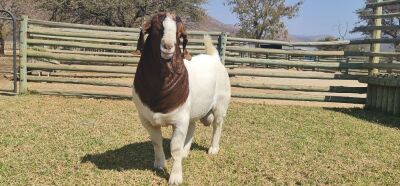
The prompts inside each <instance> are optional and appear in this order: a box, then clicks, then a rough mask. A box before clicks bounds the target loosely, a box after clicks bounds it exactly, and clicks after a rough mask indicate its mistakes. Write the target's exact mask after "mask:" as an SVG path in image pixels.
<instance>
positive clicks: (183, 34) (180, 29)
mask: <svg viewBox="0 0 400 186" xmlns="http://www.w3.org/2000/svg"><path fill="white" fill-rule="evenodd" d="M176 23H177V30H178V37H177V39H180V38H182V39H183V43H182V48H183V57H184V58H185V59H186V60H189V61H190V60H191V59H192V56H191V55H190V53H189V51H187V49H186V45H187V43H188V34H187V32H186V28H185V25H184V24H183V21H182V19H181V18H180V17H178V16H176Z"/></svg>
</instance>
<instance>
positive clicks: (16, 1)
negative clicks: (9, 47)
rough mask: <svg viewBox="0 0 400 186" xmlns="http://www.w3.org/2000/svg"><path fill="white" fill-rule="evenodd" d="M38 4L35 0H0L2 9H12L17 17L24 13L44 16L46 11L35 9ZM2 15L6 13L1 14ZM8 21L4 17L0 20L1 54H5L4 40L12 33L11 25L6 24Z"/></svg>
mask: <svg viewBox="0 0 400 186" xmlns="http://www.w3.org/2000/svg"><path fill="white" fill-rule="evenodd" d="M37 4H38V3H37V1H35V0H0V9H4V10H8V11H10V12H11V13H12V14H14V16H15V17H17V18H18V17H20V16H21V15H22V14H25V15H29V16H31V17H34V18H43V17H44V15H45V13H44V12H41V11H37V10H35V7H36V5H37ZM0 16H6V15H5V14H4V15H3V14H0ZM7 16H8V15H7ZM7 22H8V21H7V20H4V19H3V20H0V54H4V42H5V40H6V39H7V38H9V37H10V35H11V33H12V32H11V31H12V29H11V25H10V24H6V23H7Z"/></svg>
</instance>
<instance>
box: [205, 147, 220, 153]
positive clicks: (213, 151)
mask: <svg viewBox="0 0 400 186" xmlns="http://www.w3.org/2000/svg"><path fill="white" fill-rule="evenodd" d="M218 151H219V147H210V149H208V154H209V155H215V154H218Z"/></svg>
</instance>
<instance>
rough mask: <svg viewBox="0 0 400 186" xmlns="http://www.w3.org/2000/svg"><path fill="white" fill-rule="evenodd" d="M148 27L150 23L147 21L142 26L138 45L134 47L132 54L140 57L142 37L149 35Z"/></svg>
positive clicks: (142, 46) (142, 45) (142, 44)
mask: <svg viewBox="0 0 400 186" xmlns="http://www.w3.org/2000/svg"><path fill="white" fill-rule="evenodd" d="M150 27H151V23H150V22H149V21H146V22H145V23H144V24H143V26H142V28H141V30H140V34H139V39H138V43H137V46H136V51H134V52H133V54H135V55H140V54H141V53H142V50H143V48H144V36H145V35H146V34H148V33H149V31H150Z"/></svg>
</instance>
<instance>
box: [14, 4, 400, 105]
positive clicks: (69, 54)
mask: <svg viewBox="0 0 400 186" xmlns="http://www.w3.org/2000/svg"><path fill="white" fill-rule="evenodd" d="M395 3H399V1H390V3H389V2H386V1H385V3H381V2H378V3H373V4H369V5H368V7H371V8H374V10H375V11H376V14H375V15H373V16H369V17H370V18H373V19H377V20H379V19H382V18H387V17H391V16H396V15H397V14H393V15H381V14H379V8H381V6H383V5H388V4H395ZM378 22H379V21H378ZM378 22H377V23H378ZM363 29H367V30H370V29H372V30H382V29H393V28H388V27H383V26H380V25H379V24H377V25H375V26H372V27H365V28H363ZM396 29H397V28H396ZM20 30H21V34H20V36H21V38H20V60H21V61H20V93H27V92H28V88H29V86H28V85H29V84H28V82H48V83H66V84H81V85H95V86H110V87H131V86H132V83H118V82H114V83H111V82H100V81H96V80H83V79H77V78H54V77H52V76H50V77H43V76H33V75H28V72H32V71H55V70H56V71H72V72H93V73H94V72H96V73H113V74H130V75H133V74H134V73H135V71H136V67H135V66H136V64H137V63H138V61H139V56H135V55H133V54H132V52H133V51H134V50H135V49H136V43H137V38H138V33H139V31H140V30H139V29H137V28H120V27H105V26H93V25H83V24H70V23H58V22H49V21H39V20H31V19H28V18H27V17H23V19H22V22H21V29H20ZM204 34H208V35H211V36H212V38H213V42H214V44H215V45H216V46H218V49H219V52H220V56H221V59H222V61H223V62H224V64H225V65H226V66H227V68H228V73H229V74H230V76H232V77H234V76H250V77H267V78H285V79H287V78H293V79H321V80H358V79H359V78H360V77H363V76H366V75H367V73H368V72H369V73H370V74H371V73H377V70H378V69H379V70H381V71H392V70H400V64H398V63H396V62H393V63H379V61H380V60H381V59H382V57H383V58H393V57H399V54H398V53H394V52H390V53H389V52H386V53H384V52H380V51H379V43H394V42H398V41H399V40H398V39H386V38H385V39H381V38H380V37H379V35H380V34H379V33H378V32H376V33H375V31H374V37H373V38H372V39H366V40H357V41H331V42H284V41H274V40H255V39H246V38H237V37H231V36H229V35H228V34H227V33H221V32H201V31H190V32H189V38H190V39H189V46H188V49H189V50H190V53H192V54H200V53H204V50H203V41H202V36H203V35H204ZM263 44H268V45H280V46H283V47H284V49H267V48H258V47H257V46H260V45H263ZM359 44H371V46H372V47H371V51H369V52H359V51H345V50H343V47H345V46H349V45H359ZM299 47H313V48H320V47H329V48H337V50H328V51H326V50H299ZM38 61H39V62H38ZM40 61H41V62H40ZM51 63H53V64H51ZM258 66H262V67H264V68H265V67H267V68H270V67H273V68H284V69H287V68H291V67H296V68H299V69H300V68H301V69H303V70H307V69H313V70H314V69H317V70H318V69H319V70H330V73H318V74H312V73H307V72H304V71H299V72H295V73H294V72H291V71H284V72H275V71H268V70H265V71H254V70H252V68H249V67H253V68H254V67H258ZM235 67H240V68H235ZM244 67H245V68H244ZM232 87H235V88H241V89H243V88H244V89H263V90H280V91H296V92H305V93H309V92H322V93H323V92H328V93H345V94H363V95H365V94H366V93H367V88H366V87H354V86H341V85H338V86H313V85H310V86H304V85H285V84H281V85H276V84H274V85H272V84H268V83H257V82H252V83H244V82H234V81H232ZM29 90H30V91H36V92H39V93H43V94H57V95H74V96H91V97H113V98H115V97H120V98H121V97H122V98H127V97H129V96H127V95H119V94H107V93H103V94H100V93H89V92H84V91H83V92H82V91H81V92H71V91H61V90H60V91H54V90H53V91H46V90H33V89H31V88H29ZM233 97H240V98H257V99H283V100H301V101H321V102H343V103H365V102H366V99H365V98H364V97H365V96H364V97H360V96H356V97H352V96H348V95H346V96H324V95H315V94H312V95H306V94H297V93H295V94H281V93H277V94H271V93H268V94H265V93H248V92H246V93H234V94H233Z"/></svg>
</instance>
